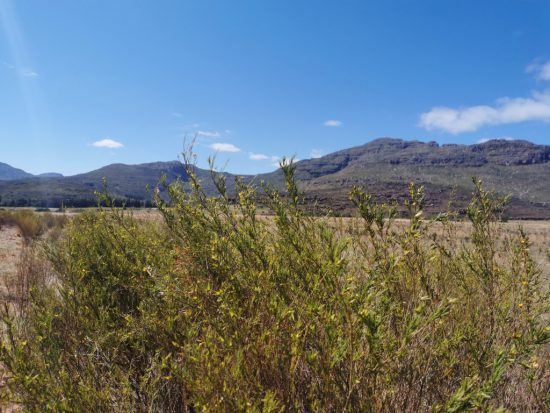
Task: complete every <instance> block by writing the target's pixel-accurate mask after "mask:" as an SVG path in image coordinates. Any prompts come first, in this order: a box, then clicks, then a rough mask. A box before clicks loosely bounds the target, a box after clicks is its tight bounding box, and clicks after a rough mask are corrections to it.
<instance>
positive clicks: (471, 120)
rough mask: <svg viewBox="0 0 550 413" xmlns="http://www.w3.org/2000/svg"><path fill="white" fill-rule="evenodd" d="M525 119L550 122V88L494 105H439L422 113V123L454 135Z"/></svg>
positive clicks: (432, 128)
mask: <svg viewBox="0 0 550 413" xmlns="http://www.w3.org/2000/svg"><path fill="white" fill-rule="evenodd" d="M526 121H542V122H550V91H546V92H542V93H541V92H534V93H533V96H532V97H530V98H508V97H504V98H501V99H499V100H497V102H496V104H495V105H493V106H488V105H480V106H470V107H465V108H459V109H453V108H449V107H444V106H439V107H434V108H432V109H431V110H430V111H429V112H425V113H422V114H421V115H420V126H422V127H424V128H425V129H427V130H434V129H439V130H443V131H445V132H449V133H452V134H458V133H462V132H473V131H475V130H477V129H479V128H481V127H483V126H486V125H502V124H509V123H519V122H526Z"/></svg>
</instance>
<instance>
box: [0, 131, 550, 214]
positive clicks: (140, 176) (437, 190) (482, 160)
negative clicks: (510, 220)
mask: <svg viewBox="0 0 550 413" xmlns="http://www.w3.org/2000/svg"><path fill="white" fill-rule="evenodd" d="M197 174H198V175H199V178H200V179H201V180H202V181H203V184H204V186H205V189H206V191H207V192H208V193H211V194H213V193H214V192H215V191H214V188H213V184H212V181H211V179H210V173H209V172H208V171H206V170H203V169H199V168H197ZM161 175H166V176H167V178H168V181H171V180H173V179H176V178H180V179H182V180H183V181H185V180H186V179H187V177H186V174H185V170H184V167H183V165H181V163H179V162H177V161H173V162H155V163H147V164H141V165H124V164H113V165H108V166H105V167H103V168H101V169H98V170H95V171H92V172H88V173H85V174H80V175H74V176H69V177H57V176H56V177H28V176H23V177H22V179H17V180H11V181H1V182H0V197H1V202H2V203H3V204H7V205H13V204H18V205H21V204H28V205H35V206H46V205H47V206H57V205H59V204H60V203H61V202H63V203H64V204H65V205H75V206H84V205H90V204H93V203H94V202H95V196H94V191H100V190H101V189H102V179H103V178H106V180H107V183H108V190H109V192H110V193H111V194H113V195H115V196H116V197H118V198H120V199H124V200H127V201H130V204H132V203H135V204H142V203H143V202H144V201H146V200H150V199H151V196H150V194H149V193H148V192H147V190H146V187H147V186H149V187H151V188H152V187H154V186H155V185H156V184H157V183H158V179H159V177H160V176H161ZM226 175H227V181H228V183H229V184H231V183H232V182H233V181H234V179H233V178H234V176H233V175H231V174H226ZM296 176H297V178H298V181H299V184H300V187H301V188H302V190H303V191H304V192H305V194H306V197H307V198H308V199H310V200H314V201H316V202H317V203H318V204H320V205H321V206H324V207H326V208H330V209H333V210H335V211H340V212H343V213H347V212H350V203H349V201H348V193H349V190H350V189H351V188H352V187H353V186H354V185H358V186H363V187H366V188H367V190H368V191H369V192H371V193H373V194H375V195H377V196H378V197H379V198H380V199H382V200H386V201H391V200H402V199H403V198H404V197H405V196H406V195H407V187H408V184H409V182H411V181H414V182H416V183H417V184H421V185H424V186H425V188H426V198H427V210H428V211H433V212H436V211H440V210H442V209H444V208H446V206H447V203H448V202H449V201H450V200H451V198H452V199H453V200H454V203H455V205H456V207H458V208H464V207H465V206H466V204H467V201H468V199H469V198H470V194H471V190H472V182H471V178H472V177H473V176H477V177H479V178H480V179H482V180H483V182H484V184H485V186H486V187H487V188H489V189H492V190H495V191H497V192H498V193H500V194H502V195H510V196H511V201H510V206H509V208H508V214H509V216H510V217H515V218H545V219H550V185H548V181H549V180H550V146H548V145H536V144H533V143H531V142H528V141H519V140H517V141H508V140H491V141H488V142H485V143H479V144H475V145H454V144H453V145H438V144H437V143H435V142H428V143H424V142H419V141H405V140H401V139H393V138H380V139H376V140H373V141H371V142H368V143H366V144H364V145H361V146H357V147H353V148H349V149H344V150H341V151H338V152H334V153H331V154H328V155H326V156H323V157H321V158H317V159H308V160H303V161H299V162H297V164H296ZM243 178H244V179H245V181H247V182H254V183H258V182H260V181H266V182H268V183H271V184H273V185H275V186H279V187H281V188H282V184H283V177H282V173H281V171H280V170H277V171H274V172H272V173H268V174H262V175H258V176H243Z"/></svg>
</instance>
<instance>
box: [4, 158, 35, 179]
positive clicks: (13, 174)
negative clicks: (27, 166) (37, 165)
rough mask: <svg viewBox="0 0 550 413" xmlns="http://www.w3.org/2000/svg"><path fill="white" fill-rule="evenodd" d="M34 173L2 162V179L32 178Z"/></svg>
mask: <svg viewBox="0 0 550 413" xmlns="http://www.w3.org/2000/svg"><path fill="white" fill-rule="evenodd" d="M32 176H33V175H31V174H30V173H27V172H25V171H23V170H22V169H17V168H14V167H13V166H10V165H8V164H7V163H2V162H0V181H11V180H13V179H24V178H30V177H32Z"/></svg>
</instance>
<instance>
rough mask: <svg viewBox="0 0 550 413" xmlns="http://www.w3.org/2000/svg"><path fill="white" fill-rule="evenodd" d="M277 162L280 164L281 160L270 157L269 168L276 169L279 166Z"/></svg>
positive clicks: (276, 157)
mask: <svg viewBox="0 0 550 413" xmlns="http://www.w3.org/2000/svg"><path fill="white" fill-rule="evenodd" d="M279 162H281V158H280V157H278V156H272V157H271V158H270V164H271V166H274V167H276V168H278V167H279V166H280V165H279Z"/></svg>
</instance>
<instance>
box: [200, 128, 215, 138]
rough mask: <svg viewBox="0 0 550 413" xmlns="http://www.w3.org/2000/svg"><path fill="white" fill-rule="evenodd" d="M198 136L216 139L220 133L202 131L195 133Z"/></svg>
mask: <svg viewBox="0 0 550 413" xmlns="http://www.w3.org/2000/svg"><path fill="white" fill-rule="evenodd" d="M197 135H198V136H203V137H205V138H217V137H219V136H220V133H219V132H217V131H204V130H200V131H198V132H197Z"/></svg>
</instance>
